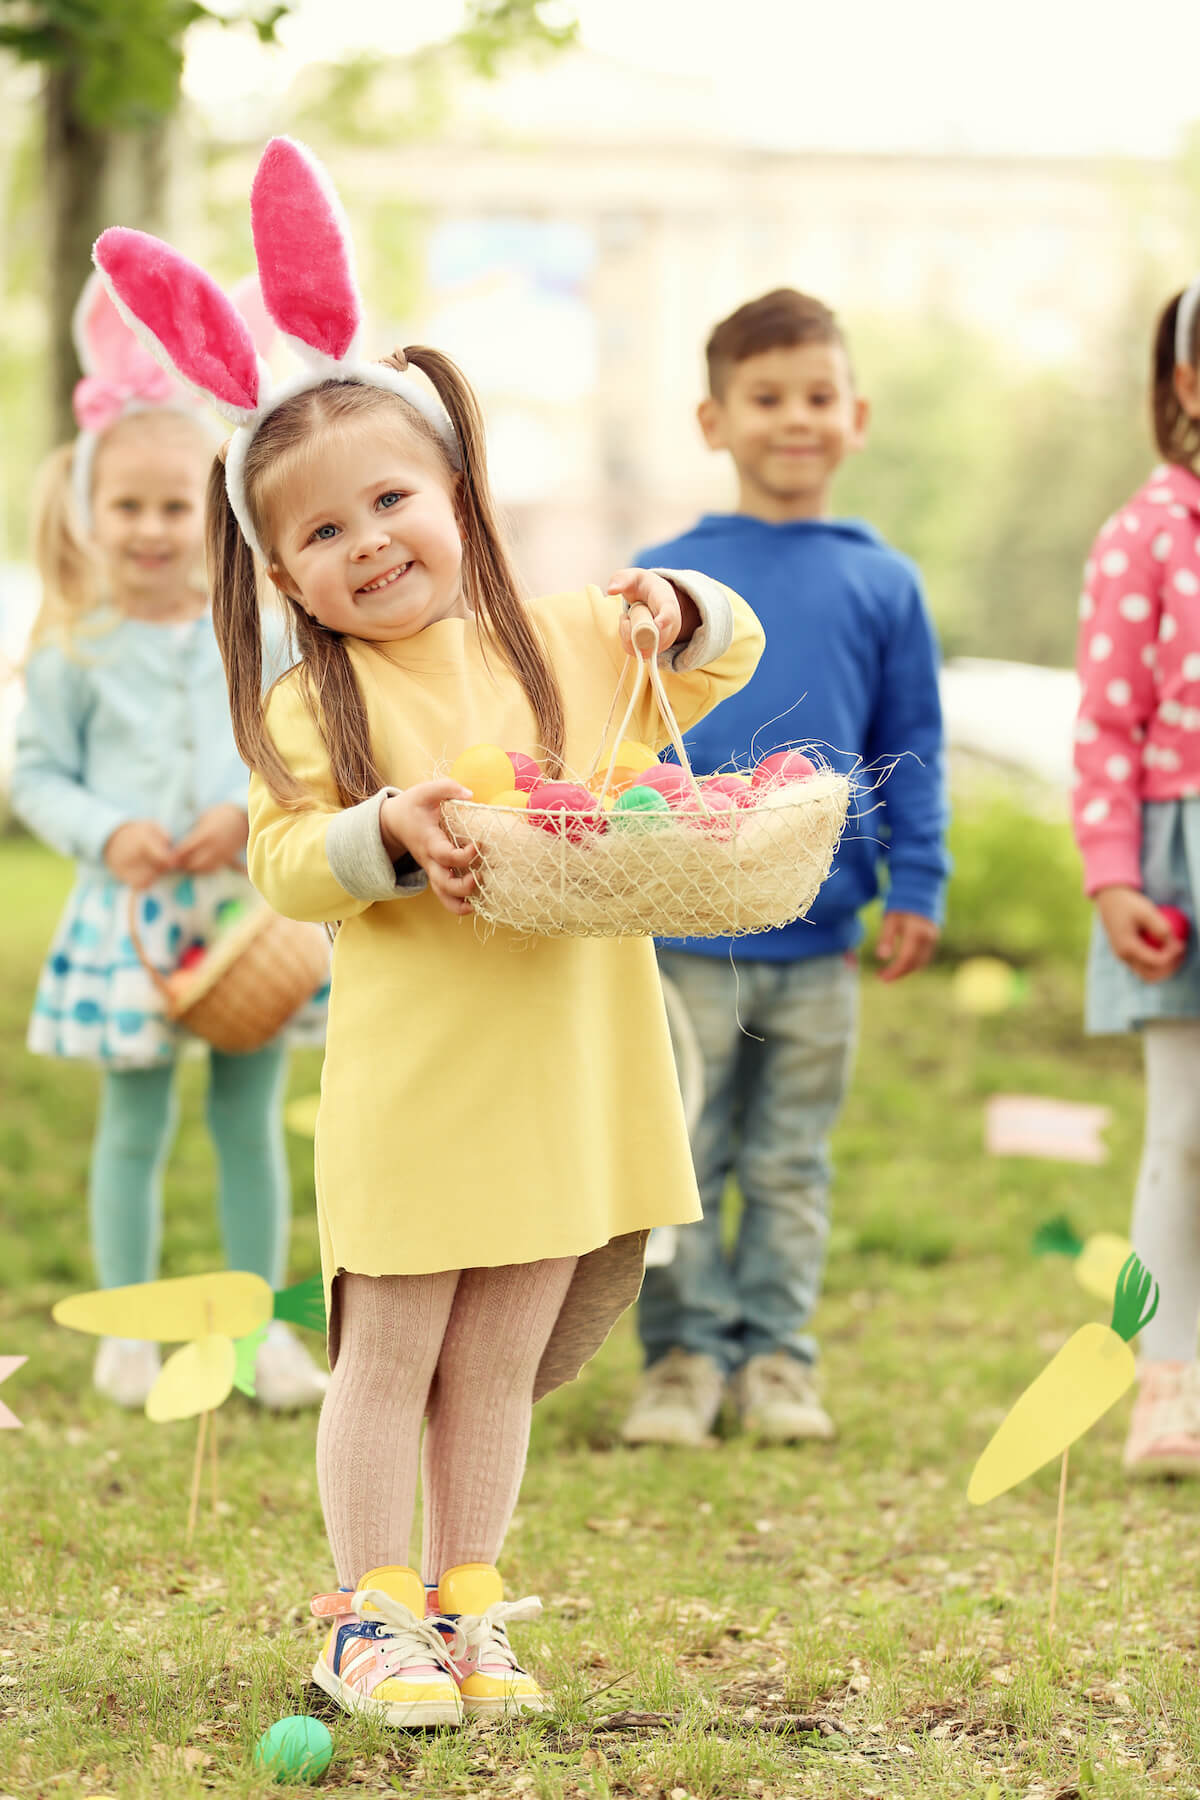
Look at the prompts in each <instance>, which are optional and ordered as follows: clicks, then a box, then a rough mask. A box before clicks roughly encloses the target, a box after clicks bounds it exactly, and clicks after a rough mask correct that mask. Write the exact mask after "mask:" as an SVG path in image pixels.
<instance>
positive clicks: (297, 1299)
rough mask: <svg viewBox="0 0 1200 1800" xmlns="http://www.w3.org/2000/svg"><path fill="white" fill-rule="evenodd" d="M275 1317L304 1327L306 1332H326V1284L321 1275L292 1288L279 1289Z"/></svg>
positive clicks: (313, 1276) (295, 1284)
mask: <svg viewBox="0 0 1200 1800" xmlns="http://www.w3.org/2000/svg"><path fill="white" fill-rule="evenodd" d="M275 1317H276V1318H277V1319H286V1320H287V1321H288V1323H289V1325H302V1326H303V1327H304V1329H305V1330H306V1331H324V1330H325V1328H326V1318H325V1284H324V1282H323V1281H322V1280H321V1277H320V1276H319V1275H310V1276H309V1278H308V1280H307V1281H297V1282H295V1283H294V1284H293V1285H292V1286H291V1287H286V1288H279V1289H278V1290H277V1291H276V1294H275Z"/></svg>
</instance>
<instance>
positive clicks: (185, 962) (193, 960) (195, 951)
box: [179, 944, 204, 969]
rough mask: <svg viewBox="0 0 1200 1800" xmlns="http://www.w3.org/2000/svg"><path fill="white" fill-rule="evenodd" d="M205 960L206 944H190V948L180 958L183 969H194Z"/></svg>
mask: <svg viewBox="0 0 1200 1800" xmlns="http://www.w3.org/2000/svg"><path fill="white" fill-rule="evenodd" d="M203 961H204V945H203V944H189V945H188V948H187V949H186V950H185V951H184V953H183V955H182V956H181V957H180V959H179V966H180V968H181V969H194V968H195V967H196V965H197V964H198V963H202V962H203Z"/></svg>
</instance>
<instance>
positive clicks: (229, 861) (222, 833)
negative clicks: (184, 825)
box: [176, 804, 250, 875]
mask: <svg viewBox="0 0 1200 1800" xmlns="http://www.w3.org/2000/svg"><path fill="white" fill-rule="evenodd" d="M249 834H250V820H249V818H248V817H247V815H246V812H245V809H244V808H243V807H240V806H234V805H232V804H229V805H224V806H210V807H209V808H208V811H207V812H202V813H201V814H200V817H199V818H198V819H197V820H196V823H195V824H194V825H193V826H192V829H191V830H190V831H189V832H188V833H187V835H186V837H181V838H180V840H179V843H178V845H177V846H176V867H177V868H180V869H185V870H186V871H187V873H188V874H189V875H211V874H212V872H213V870H214V869H231V868H234V867H236V866H238V865H239V864H240V862H241V855H242V851H243V850H244V849H245V848H246V839H247V837H248V836H249Z"/></svg>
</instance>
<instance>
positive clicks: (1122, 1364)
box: [967, 1256, 1158, 1506]
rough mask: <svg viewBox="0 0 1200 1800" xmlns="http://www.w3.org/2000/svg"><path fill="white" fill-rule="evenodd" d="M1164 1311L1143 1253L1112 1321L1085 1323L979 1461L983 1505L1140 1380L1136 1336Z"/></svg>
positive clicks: (976, 1496)
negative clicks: (1134, 1346)
mask: <svg viewBox="0 0 1200 1800" xmlns="http://www.w3.org/2000/svg"><path fill="white" fill-rule="evenodd" d="M1157 1310H1158V1283H1157V1282H1156V1281H1155V1279H1154V1277H1153V1276H1152V1275H1151V1274H1150V1272H1149V1270H1148V1269H1145V1268H1143V1266H1142V1264H1141V1263H1140V1262H1139V1261H1138V1259H1137V1257H1136V1256H1131V1257H1129V1258H1128V1260H1127V1261H1126V1263H1125V1266H1124V1267H1123V1268H1122V1270H1121V1273H1120V1276H1119V1277H1118V1280H1117V1289H1116V1295H1115V1298H1114V1300H1113V1311H1112V1324H1111V1325H1100V1324H1097V1323H1095V1322H1093V1323H1092V1324H1090V1325H1081V1326H1080V1328H1079V1330H1078V1331H1077V1332H1075V1333H1074V1335H1073V1336H1072V1337H1070V1338H1068V1339H1067V1342H1066V1343H1065V1344H1064V1345H1063V1347H1062V1349H1061V1350H1060V1351H1059V1352H1058V1353H1057V1355H1056V1356H1054V1357H1053V1358H1052V1359H1051V1361H1050V1362H1049V1363H1047V1365H1046V1367H1045V1368H1044V1369H1043V1370H1042V1372H1041V1374H1040V1375H1039V1376H1038V1377H1037V1379H1036V1380H1035V1381H1032V1382H1031V1383H1030V1385H1029V1386H1028V1387H1027V1388H1026V1389H1025V1392H1024V1393H1023V1394H1022V1395H1021V1397H1020V1399H1019V1400H1018V1401H1017V1402H1016V1405H1015V1406H1014V1407H1013V1409H1012V1411H1011V1412H1010V1413H1009V1414H1008V1417H1007V1418H1006V1419H1004V1420H1002V1422H1001V1424H1000V1426H999V1427H998V1429H997V1431H996V1433H995V1436H994V1437H993V1438H992V1440H991V1442H990V1443H989V1444H988V1446H987V1448H986V1449H985V1450H984V1452H983V1455H982V1456H981V1457H980V1458H979V1461H978V1462H977V1463H976V1464H975V1468H974V1471H973V1473H972V1475H971V1480H970V1483H969V1485H968V1487H967V1499H968V1500H969V1501H970V1502H971V1504H972V1505H973V1506H983V1505H985V1504H986V1503H987V1501H989V1500H994V1499H995V1498H996V1496H997V1495H998V1494H1004V1493H1007V1492H1008V1490H1009V1488H1012V1487H1016V1485H1017V1483H1018V1482H1020V1481H1024V1480H1025V1478H1026V1477H1027V1476H1029V1475H1032V1474H1034V1473H1035V1472H1036V1471H1037V1470H1038V1469H1041V1468H1044V1467H1045V1465H1046V1464H1047V1463H1049V1462H1053V1461H1054V1459H1055V1457H1056V1456H1061V1455H1062V1454H1063V1452H1064V1451H1065V1450H1069V1449H1070V1447H1071V1445H1072V1444H1073V1443H1075V1441H1076V1439H1078V1438H1081V1437H1082V1436H1083V1434H1084V1433H1085V1432H1086V1431H1090V1430H1091V1428H1092V1426H1093V1425H1094V1424H1095V1423H1096V1421H1097V1419H1100V1418H1103V1416H1104V1414H1105V1413H1106V1412H1107V1411H1108V1409H1109V1407H1110V1406H1115V1405H1116V1403H1117V1401H1118V1400H1119V1399H1120V1398H1121V1396H1122V1394H1124V1393H1126V1392H1127V1391H1128V1390H1129V1389H1130V1388H1131V1387H1132V1386H1133V1384H1134V1381H1135V1379H1136V1377H1137V1367H1136V1364H1135V1363H1134V1360H1133V1351H1132V1350H1131V1349H1130V1348H1129V1344H1130V1340H1131V1339H1132V1338H1134V1337H1136V1336H1137V1334H1138V1332H1139V1331H1141V1330H1142V1328H1143V1327H1144V1326H1146V1325H1148V1324H1149V1323H1150V1320H1151V1319H1152V1318H1153V1317H1154V1314H1155V1312H1156V1311H1157Z"/></svg>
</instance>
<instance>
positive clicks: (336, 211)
mask: <svg viewBox="0 0 1200 1800" xmlns="http://www.w3.org/2000/svg"><path fill="white" fill-rule="evenodd" d="M250 223H251V226H252V228H253V232H254V253H255V256H256V257H257V259H258V277H259V280H260V282H261V283H262V295H263V301H264V303H265V305H266V309H267V311H268V312H269V313H270V315H271V317H272V318H273V319H274V321H275V323H276V324H277V325H278V327H279V329H280V330H281V331H282V332H283V334H284V336H285V337H286V338H287V339H288V341H289V342H290V343H291V344H292V345H293V346H294V348H295V349H296V350H297V351H298V352H299V353H300V355H301V356H303V357H304V359H305V361H306V362H308V363H309V364H312V363H314V362H315V363H318V364H319V363H321V362H324V361H326V360H329V361H332V362H343V361H344V360H345V359H346V358H347V357H348V356H349V354H350V352H351V350H352V348H353V346H354V340H355V338H356V337H357V335H358V328H359V325H360V323H361V320H362V303H361V301H360V299H359V294H358V284H357V282H356V281H355V279H354V266H353V261H352V252H351V248H350V234H349V231H348V229H347V225H346V218H345V214H344V213H343V211H342V207H341V202H340V201H339V199H338V197H337V194H336V193H335V192H334V189H333V184H332V183H331V182H330V180H329V177H328V175H327V174H326V173H325V171H324V169H323V168H322V167H321V165H320V163H319V162H318V161H317V159H316V157H315V156H313V155H312V153H311V151H309V150H306V149H305V148H304V146H303V145H302V144H297V143H296V142H294V140H293V139H291V138H284V137H277V138H272V139H271V141H270V143H269V144H268V145H267V147H266V149H265V150H264V151H263V154H262V161H261V162H260V163H259V165H258V170H257V173H256V174H255V177H254V186H253V187H252V189H251V191H250Z"/></svg>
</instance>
